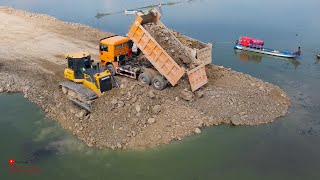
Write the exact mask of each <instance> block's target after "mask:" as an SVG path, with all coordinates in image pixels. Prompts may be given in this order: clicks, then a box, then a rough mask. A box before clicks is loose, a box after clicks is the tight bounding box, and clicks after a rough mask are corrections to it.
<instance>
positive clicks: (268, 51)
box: [234, 44, 298, 58]
mask: <svg viewBox="0 0 320 180" xmlns="http://www.w3.org/2000/svg"><path fill="white" fill-rule="evenodd" d="M234 48H235V49H239V50H243V51H250V52H255V53H261V54H267V55H271V56H277V57H283V58H296V57H298V55H297V54H293V53H290V52H283V51H278V50H275V49H269V48H263V47H261V48H253V47H246V46H242V45H240V44H237V45H236V46H235V47H234Z"/></svg>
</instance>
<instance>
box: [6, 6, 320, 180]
mask: <svg viewBox="0 0 320 180" xmlns="http://www.w3.org/2000/svg"><path fill="white" fill-rule="evenodd" d="M150 2H153V3H154V4H157V3H159V2H161V3H165V2H172V1H142V0H131V1H125V0H117V1H116V0H96V1H88V0H78V1H72V0H28V1H26V0H0V5H7V6H11V7H15V8H18V9H23V10H26V11H30V12H36V13H46V14H49V15H52V16H55V17H57V18H59V19H61V20H63V21H72V22H79V23H83V24H87V25H90V26H93V27H97V28H99V29H102V30H105V31H109V32H116V33H118V34H125V33H126V31H127V30H128V28H129V27H130V24H131V22H132V19H133V17H132V16H125V15H123V14H121V13H117V12H119V11H121V10H124V9H130V8H134V7H142V6H146V5H150ZM319 6H320V1H318V0H307V1H298V0H281V1H279V0H269V1H263V2H260V1H253V0H243V1H238V0H226V1H223V0H215V1H210V0H194V1H182V2H180V3H176V4H171V5H163V6H162V8H161V9H162V13H163V17H162V21H163V22H164V23H165V24H166V25H167V26H168V27H170V28H173V29H176V30H177V31H180V32H183V33H185V34H187V35H189V36H192V37H195V38H197V39H200V40H202V41H205V42H212V43H215V45H214V46H215V47H214V50H213V63H214V64H218V65H223V66H225V67H230V68H233V69H235V70H237V71H240V72H244V73H248V74H250V75H252V76H255V77H257V78H261V79H263V80H265V81H268V82H271V83H274V84H276V85H278V86H280V87H281V88H282V89H284V90H285V91H286V92H287V93H288V94H289V96H290V97H291V99H292V106H291V107H290V109H289V114H288V115H287V116H285V117H282V118H279V119H278V120H276V121H275V122H274V123H272V124H267V125H261V126H257V127H246V126H240V127H233V126H229V125H223V126H215V127H210V128H205V129H204V130H203V133H202V134H201V135H195V136H192V137H189V138H186V139H184V140H183V141H180V142H175V143H173V144H170V145H165V146H161V147H157V148H149V149H144V150H120V151H112V150H96V149H94V148H88V147H86V146H85V145H84V144H83V143H82V142H81V141H79V140H78V139H77V138H76V137H75V136H73V135H72V134H71V133H70V132H69V131H65V130H63V129H62V128H61V127H60V126H59V125H58V124H57V123H55V122H54V121H52V120H50V119H46V118H45V114H44V112H42V111H40V110H39V108H37V107H36V106H35V105H34V104H32V103H30V102H29V101H27V100H26V99H24V98H23V96H22V95H21V94H0V112H1V116H0V135H1V136H0V180H2V179H4V180H9V179H26V180H31V179H32V180H33V179H37V180H38V179H48V180H50V179H55V180H56V179H106V180H109V179H110V180H115V179H139V180H142V179H155V180H156V179H159V180H160V179H161V180H170V179H174V180H178V179H181V180H188V179H190V180H203V179H204V180H207V179H210V180H211V179H219V180H220V179H221V180H222V179H231V180H232V179H239V180H240V179H245V180H248V179H266V180H269V179H274V180H284V179H287V180H293V179H296V180H300V179H304V180H318V179H320V171H319V170H320V96H319V93H320V83H319V77H320V61H318V60H317V59H316V58H315V54H316V53H320V42H319V40H320V34H319V32H320V23H319V18H320V13H319V11H318V7H319ZM97 13H104V14H109V15H105V16H103V17H101V18H99V19H97V18H95V15H96V14H97ZM240 35H247V36H253V37H256V38H260V39H264V40H265V42H266V47H271V48H278V49H280V50H286V49H288V50H291V51H294V50H296V49H297V47H298V46H301V48H302V52H303V54H302V56H301V57H299V58H298V59H297V61H290V60H286V59H277V58H273V57H269V56H261V55H258V54H250V53H249V54H246V53H241V52H235V51H234V50H233V42H234V41H235V40H236V39H237V38H238V37H239V36H240ZM8 159H15V160H16V161H27V164H23V162H19V163H20V165H24V166H29V165H34V166H37V167H38V169H40V170H42V171H43V172H39V173H12V172H9V169H10V166H9V165H8Z"/></svg>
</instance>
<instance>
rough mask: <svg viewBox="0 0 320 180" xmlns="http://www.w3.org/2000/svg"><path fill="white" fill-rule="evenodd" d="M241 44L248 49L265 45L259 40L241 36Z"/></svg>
mask: <svg viewBox="0 0 320 180" xmlns="http://www.w3.org/2000/svg"><path fill="white" fill-rule="evenodd" d="M239 42H240V44H241V45H242V46H246V47H249V46H263V45H264V41H262V40H259V39H255V38H250V37H247V36H241V37H240V41H239Z"/></svg>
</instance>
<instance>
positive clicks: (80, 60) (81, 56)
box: [66, 52, 93, 79]
mask: <svg viewBox="0 0 320 180" xmlns="http://www.w3.org/2000/svg"><path fill="white" fill-rule="evenodd" d="M66 59H67V60H68V68H69V69H71V70H73V71H74V75H75V79H83V78H84V74H83V72H84V71H85V70H86V69H90V68H92V67H93V66H92V60H91V56H90V54H89V53H87V52H81V53H72V54H68V55H66Z"/></svg>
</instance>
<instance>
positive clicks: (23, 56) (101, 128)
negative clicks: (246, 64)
mask: <svg viewBox="0 0 320 180" xmlns="http://www.w3.org/2000/svg"><path fill="white" fill-rule="evenodd" d="M0 20H1V22H2V23H1V24H0V38H1V42H0V45H1V49H0V52H1V54H2V56H1V57H0V92H23V93H24V96H25V98H28V99H29V100H30V101H32V102H34V103H36V104H37V105H38V106H39V107H40V108H41V109H42V110H43V111H45V112H46V114H47V116H48V117H50V118H51V119H53V120H56V121H57V122H58V123H59V124H60V125H61V126H62V127H63V128H65V129H67V130H69V131H72V132H73V133H74V134H75V135H76V136H77V137H78V138H79V139H81V140H83V141H84V142H85V143H86V144H87V145H88V146H90V147H98V148H107V147H108V148H112V149H125V148H133V147H150V146H156V145H159V144H168V143H170V142H172V141H175V140H181V139H183V138H184V137H187V136H190V135H192V134H200V133H201V129H202V128H203V127H205V126H211V125H219V124H223V123H229V124H233V125H258V124H263V123H270V122H272V121H274V120H275V119H276V118H278V117H280V116H284V115H285V114H286V113H287V110H288V107H289V105H290V98H289V97H288V96H287V95H286V93H285V92H284V91H282V90H281V89H280V88H279V87H277V86H275V85H272V84H270V83H266V82H263V81H261V80H259V79H256V78H254V77H251V76H249V75H246V74H242V73H239V72H235V71H233V70H231V69H227V68H224V67H220V66H215V65H210V66H208V67H207V75H208V79H209V83H208V84H207V85H205V86H204V87H202V88H201V89H200V90H199V91H197V92H195V93H192V92H191V91H190V90H189V87H188V86H185V85H186V84H187V83H186V82H183V81H187V80H186V79H182V80H181V82H180V83H179V84H178V85H177V86H175V87H168V88H166V89H165V90H163V91H155V90H153V89H152V87H146V86H142V85H140V84H139V83H138V82H137V81H134V80H131V79H127V78H122V77H119V80H121V82H122V85H121V88H118V89H113V90H111V91H110V92H108V93H106V94H105V95H103V96H102V97H101V98H99V99H97V100H96V101H95V102H94V103H93V108H94V111H93V112H92V113H91V114H88V113H87V112H85V111H83V110H81V109H78V108H77V107H75V106H73V105H72V104H71V103H70V102H69V101H68V98H67V97H66V96H65V95H64V94H63V93H62V92H61V90H59V88H58V84H59V82H61V81H63V80H64V79H63V70H64V68H65V65H66V62H65V59H63V56H62V55H63V54H64V53H67V52H71V51H79V50H86V51H89V52H91V53H92V54H93V57H98V41H99V39H100V38H101V37H103V36H107V35H109V34H110V33H105V32H101V31H99V30H97V29H93V28H90V27H87V26H84V25H81V24H76V23H65V22H61V21H59V20H57V19H55V18H53V17H50V16H47V15H39V14H31V13H27V12H23V11H20V10H14V9H12V8H6V7H0ZM96 59H97V58H96Z"/></svg>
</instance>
